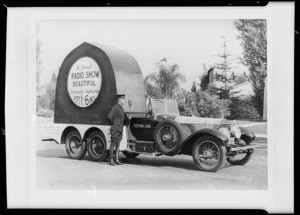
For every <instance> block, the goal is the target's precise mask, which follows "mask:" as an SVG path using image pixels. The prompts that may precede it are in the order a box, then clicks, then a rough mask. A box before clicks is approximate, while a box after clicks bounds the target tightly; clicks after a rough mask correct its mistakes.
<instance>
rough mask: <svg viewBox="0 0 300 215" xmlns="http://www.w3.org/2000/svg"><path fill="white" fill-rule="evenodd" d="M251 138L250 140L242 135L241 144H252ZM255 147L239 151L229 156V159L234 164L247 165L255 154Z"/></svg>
mask: <svg viewBox="0 0 300 215" xmlns="http://www.w3.org/2000/svg"><path fill="white" fill-rule="evenodd" d="M250 145H251V140H249V139H248V138H247V137H246V136H244V135H243V136H241V139H240V140H239V146H250ZM253 152H254V149H247V150H245V151H241V152H239V151H238V152H237V153H236V154H235V155H233V156H230V157H228V158H227V161H228V162H229V163H230V164H232V165H245V164H246V163H248V162H249V161H250V160H251V158H252V155H253Z"/></svg>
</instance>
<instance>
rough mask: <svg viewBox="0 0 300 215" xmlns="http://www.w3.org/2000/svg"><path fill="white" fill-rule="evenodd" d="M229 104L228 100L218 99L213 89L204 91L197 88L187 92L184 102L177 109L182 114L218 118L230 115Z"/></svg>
mask: <svg viewBox="0 0 300 215" xmlns="http://www.w3.org/2000/svg"><path fill="white" fill-rule="evenodd" d="M229 105H230V101H229V100H227V99H220V98H219V96H218V95H217V94H216V93H215V92H214V91H211V90H210V89H207V90H206V91H204V92H203V91H202V90H197V91H196V92H195V93H188V94H187V96H186V100H185V103H184V104H180V105H179V110H180V114H181V115H183V116H198V117H212V118H219V117H222V115H223V116H224V117H226V116H229V115H230V110H229Z"/></svg>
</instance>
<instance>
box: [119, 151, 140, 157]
mask: <svg viewBox="0 0 300 215" xmlns="http://www.w3.org/2000/svg"><path fill="white" fill-rule="evenodd" d="M122 153H123V155H125V156H126V157H127V158H136V157H137V156H138V155H139V153H135V152H127V151H122Z"/></svg>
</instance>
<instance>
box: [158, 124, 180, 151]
mask: <svg viewBox="0 0 300 215" xmlns="http://www.w3.org/2000/svg"><path fill="white" fill-rule="evenodd" d="M178 136H179V135H178V132H177V130H176V129H175V128H174V127H173V126H171V125H165V126H163V127H161V128H160V129H159V131H158V138H157V139H158V141H159V142H160V143H161V144H162V145H163V146H164V147H165V148H168V149H172V148H174V147H175V146H176V145H177V144H178V141H179V140H178Z"/></svg>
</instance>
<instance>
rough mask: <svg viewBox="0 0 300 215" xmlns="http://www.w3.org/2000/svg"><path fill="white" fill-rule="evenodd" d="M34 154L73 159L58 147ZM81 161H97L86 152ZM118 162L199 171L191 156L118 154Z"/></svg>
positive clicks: (103, 162)
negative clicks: (134, 155) (126, 155)
mask: <svg viewBox="0 0 300 215" xmlns="http://www.w3.org/2000/svg"><path fill="white" fill-rule="evenodd" d="M36 155H37V156H38V157H44V158H60V159H67V160H73V159H72V158H70V157H69V156H68V155H67V153H66V152H65V151H62V150H58V149H47V150H38V151H37V152H36ZM81 160H82V161H88V162H98V161H93V160H91V158H90V157H89V156H88V155H87V154H86V155H85V156H84V157H83V158H82V159H81ZM108 161H109V158H107V159H106V160H104V161H102V162H98V163H99V164H103V165H109V164H108ZM120 162H121V163H123V165H127V164H129V165H138V166H145V167H146V166H151V167H173V168H179V169H186V170H194V171H201V170H199V169H198V168H197V167H196V165H195V164H194V161H193V158H192V157H188V156H187V157H185V158H179V157H176V156H174V157H167V156H162V157H154V156H147V155H143V157H142V158H141V157H138V158H126V157H124V156H120ZM230 166H231V164H229V163H226V164H225V166H224V167H223V169H226V168H228V167H230ZM219 171H221V170H219Z"/></svg>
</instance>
